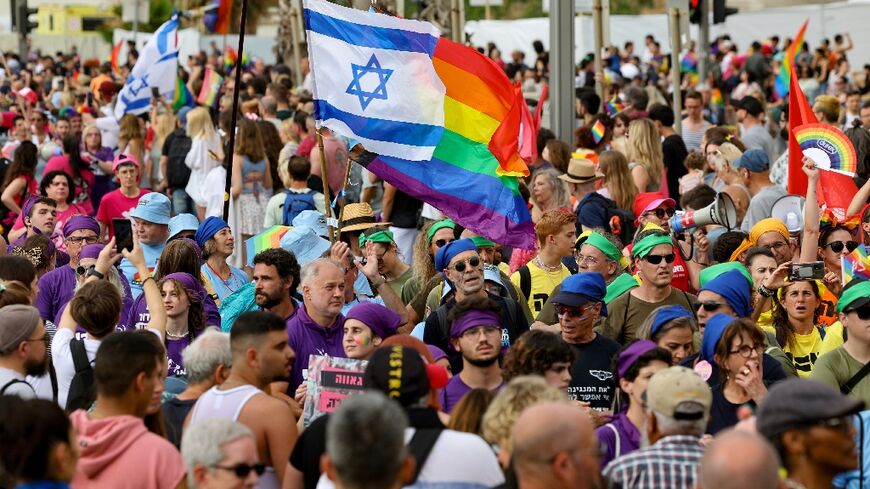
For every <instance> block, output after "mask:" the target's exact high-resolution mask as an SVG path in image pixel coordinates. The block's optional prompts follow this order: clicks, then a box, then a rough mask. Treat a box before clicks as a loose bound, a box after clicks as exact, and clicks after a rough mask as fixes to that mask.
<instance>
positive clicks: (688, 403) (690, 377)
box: [644, 366, 713, 420]
mask: <svg viewBox="0 0 870 489" xmlns="http://www.w3.org/2000/svg"><path fill="white" fill-rule="evenodd" d="M644 397H645V398H646V403H647V406H648V407H649V408H650V409H652V410H653V411H655V412H657V413H659V414H661V415H663V416H667V417H669V418H672V419H684V420H693V419H701V418H703V417H704V415H705V414H708V413H709V412H710V406H712V404H713V392H712V391H711V390H710V386H709V385H707V382H705V381H704V380H703V379H702V378H701V377H700V376H699V375H698V374H696V373H695V371H694V370H691V369H688V368H686V367H680V366H675V367H669V368H666V369H664V370H659V371H658V372H656V373H655V374H653V376H652V377H651V378H650V379H649V384H647V387H646V392H644Z"/></svg>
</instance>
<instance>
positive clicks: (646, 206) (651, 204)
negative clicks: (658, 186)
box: [634, 192, 677, 218]
mask: <svg viewBox="0 0 870 489" xmlns="http://www.w3.org/2000/svg"><path fill="white" fill-rule="evenodd" d="M662 204H667V205H669V206H670V207H676V206H677V202H676V201H675V200H674V199H671V198H669V197H665V196H664V194H663V193H661V192H644V193H641V194H637V197H635V198H634V217H636V218H639V217H640V216H642V215H644V214H646V213H647V212H649V211H651V210H653V209H657V208H658V207H659V206H660V205H662Z"/></svg>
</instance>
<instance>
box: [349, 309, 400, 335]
mask: <svg viewBox="0 0 870 489" xmlns="http://www.w3.org/2000/svg"><path fill="white" fill-rule="evenodd" d="M347 319H356V320H357V321H359V322H361V323H363V324H365V325H366V326H368V327H369V328H370V329H371V330H372V333H374V334H375V335H376V336H378V337H379V338H381V339H382V340H385V339H387V338H389V337H390V336H393V335H394V334H396V331H397V330H398V329H399V326H400V325H401V324H402V317H401V316H399V315H398V314H396V313H395V312H393V311H391V310H389V309H387V308H386V307H384V306H382V305H380V304H378V303H376V302H360V303H359V304H357V305H355V306H353V307H352V308H351V309H350V311H348V312H347V314H346V315H345V320H347Z"/></svg>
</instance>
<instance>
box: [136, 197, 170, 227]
mask: <svg viewBox="0 0 870 489" xmlns="http://www.w3.org/2000/svg"><path fill="white" fill-rule="evenodd" d="M171 214H172V204H171V203H170V202H169V197H167V196H165V195H163V194H161V193H159V192H151V193H148V194H145V195H143V196H142V197H140V198H139V203H138V204H136V207H135V208H134V209H133V211H132V212H130V217H135V218H137V219H142V220H143V221H148V222H153V223H154V224H163V225H167V224H169V217H170V215H171Z"/></svg>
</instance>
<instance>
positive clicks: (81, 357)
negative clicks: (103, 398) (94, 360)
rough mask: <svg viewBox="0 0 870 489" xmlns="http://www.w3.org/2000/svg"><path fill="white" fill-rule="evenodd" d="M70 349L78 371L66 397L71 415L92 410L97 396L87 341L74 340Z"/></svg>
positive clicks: (70, 343)
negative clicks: (77, 410) (75, 412)
mask: <svg viewBox="0 0 870 489" xmlns="http://www.w3.org/2000/svg"><path fill="white" fill-rule="evenodd" d="M69 349H70V353H72V359H73V365H74V366H75V371H76V373H75V375H73V378H72V382H70V384H69V393H68V394H67V396H66V411H67V412H68V413H71V412H73V411H75V410H76V409H88V408H90V407H91V405H92V404H93V403H94V400H95V399H96V397H97V396H96V392H95V390H94V368H93V367H91V362H90V361H89V360H88V352H87V351H86V350H85V341H84V340H77V339H75V338H73V339H72V340H70V342H69Z"/></svg>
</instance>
